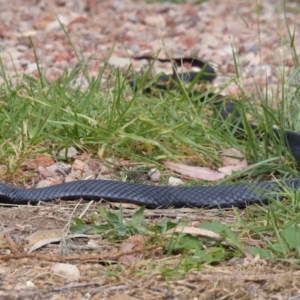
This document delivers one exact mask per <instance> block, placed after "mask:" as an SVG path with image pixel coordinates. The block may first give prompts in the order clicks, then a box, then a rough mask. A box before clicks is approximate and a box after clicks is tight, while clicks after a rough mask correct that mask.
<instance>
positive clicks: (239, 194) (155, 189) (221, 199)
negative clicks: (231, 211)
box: [0, 179, 300, 208]
mask: <svg viewBox="0 0 300 300" xmlns="http://www.w3.org/2000/svg"><path fill="white" fill-rule="evenodd" d="M285 187H289V188H292V189H294V190H295V191H296V190H297V189H298V188H299V187H300V181H299V180H297V179H294V180H286V181H283V182H275V181H267V182H259V183H254V184H240V185H219V186H203V187H202V186H198V187H171V186H153V185H146V184H138V183H129V182H122V181H113V180H79V181H73V182H68V183H62V184H59V185H55V186H50V187H45V188H37V189H36V188H31V189H23V188H17V187H13V186H9V185H6V184H3V183H1V184H0V201H1V202H2V203H13V204H27V203H28V202H30V203H32V204H36V203H38V202H39V201H43V202H47V201H52V200H55V199H65V200H74V199H79V198H84V199H94V200H100V199H106V200H108V201H113V202H126V203H134V204H138V205H143V206H146V207H147V208H168V207H205V208H215V207H220V208H229V207H232V206H235V207H239V208H243V207H245V206H246V205H250V204H255V203H266V202H267V201H268V200H269V199H276V198H277V197H278V194H279V195H280V192H281V191H284V188H285Z"/></svg>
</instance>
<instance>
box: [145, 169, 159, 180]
mask: <svg viewBox="0 0 300 300" xmlns="http://www.w3.org/2000/svg"><path fill="white" fill-rule="evenodd" d="M147 175H148V177H149V179H150V180H151V181H155V182H157V181H159V179H160V177H161V174H160V171H159V170H157V169H155V168H154V169H151V170H150V171H149V172H148V174H147Z"/></svg>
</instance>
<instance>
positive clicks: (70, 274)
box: [51, 263, 80, 281]
mask: <svg viewBox="0 0 300 300" xmlns="http://www.w3.org/2000/svg"><path fill="white" fill-rule="evenodd" d="M51 272H52V273H53V274H57V275H61V276H63V277H65V278H66V279H68V280H70V281H76V280H78V279H79V278H80V271H79V269H78V268H77V267H76V266H74V265H71V264H64V263H56V264H54V265H53V266H52V268H51Z"/></svg>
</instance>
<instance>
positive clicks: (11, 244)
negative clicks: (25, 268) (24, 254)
mask: <svg viewBox="0 0 300 300" xmlns="http://www.w3.org/2000/svg"><path fill="white" fill-rule="evenodd" d="M4 236H5V238H6V241H7V243H8V245H9V248H10V250H11V252H12V253H14V254H21V252H20V250H19V247H18V246H17V244H16V243H15V242H14V240H13V239H12V237H11V235H10V233H9V232H6V233H4Z"/></svg>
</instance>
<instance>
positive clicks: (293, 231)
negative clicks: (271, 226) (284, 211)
mask: <svg viewBox="0 0 300 300" xmlns="http://www.w3.org/2000/svg"><path fill="white" fill-rule="evenodd" d="M281 235H282V237H283V238H284V240H285V242H286V243H287V245H288V246H289V248H290V249H291V250H298V252H299V250H300V231H299V228H298V227H297V226H296V225H289V226H287V227H286V228H285V229H284V230H283V231H282V233H281Z"/></svg>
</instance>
